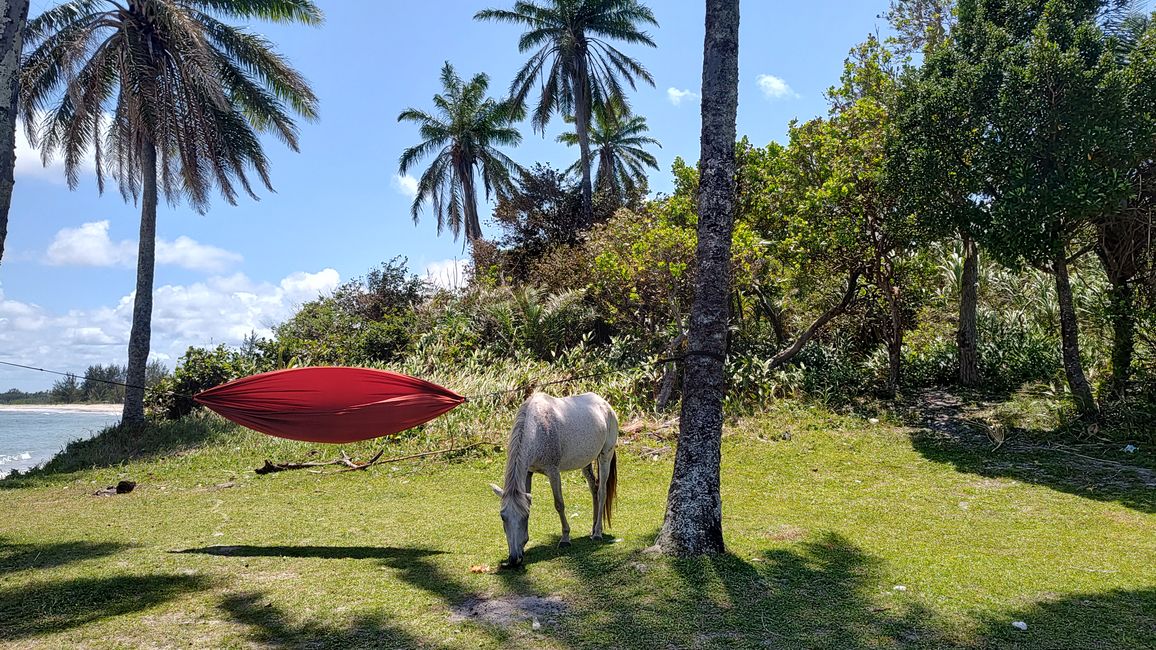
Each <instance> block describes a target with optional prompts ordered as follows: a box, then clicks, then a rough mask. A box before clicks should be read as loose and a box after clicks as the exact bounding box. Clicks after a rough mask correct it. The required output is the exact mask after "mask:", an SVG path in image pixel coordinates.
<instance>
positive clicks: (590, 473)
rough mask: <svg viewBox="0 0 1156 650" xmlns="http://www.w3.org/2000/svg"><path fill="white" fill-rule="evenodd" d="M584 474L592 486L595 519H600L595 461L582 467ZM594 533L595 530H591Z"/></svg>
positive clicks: (588, 483) (591, 493) (591, 496)
mask: <svg viewBox="0 0 1156 650" xmlns="http://www.w3.org/2000/svg"><path fill="white" fill-rule="evenodd" d="M582 476H585V477H586V485H588V486H589V487H590V498H591V499H592V500H593V501H594V506H593V510H591V512H593V513H594V521H598V479H597V478H595V477H594V463H590V464H589V465H587V466H586V467H583V468H582ZM590 534H591V535H593V534H594V531H593V530H592V531H590Z"/></svg>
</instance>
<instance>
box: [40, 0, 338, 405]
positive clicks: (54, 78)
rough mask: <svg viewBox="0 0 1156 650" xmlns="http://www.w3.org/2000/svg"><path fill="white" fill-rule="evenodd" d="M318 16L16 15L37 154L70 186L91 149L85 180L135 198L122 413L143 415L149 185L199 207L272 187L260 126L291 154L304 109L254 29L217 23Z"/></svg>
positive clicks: (254, 0)
mask: <svg viewBox="0 0 1156 650" xmlns="http://www.w3.org/2000/svg"><path fill="white" fill-rule="evenodd" d="M223 19H236V20H242V21H250V20H267V21H271V22H277V23H288V22H300V23H305V24H310V25H316V24H320V23H321V21H322V15H321V10H320V9H318V8H317V6H316V5H314V4H313V2H311V1H309V0H132V1H130V2H127V3H121V2H115V1H113V0H71V1H70V2H65V3H64V4H61V5H58V6H56V7H53V8H52V9H49V10H47V11H45V12H44V13H43V14H41V15H40V16H38V17H37V18H35V19H34V20H32V21H30V22H29V23H28V26H27V29H26V31H25V39H26V43H25V47H26V49H27V50H28V54H27V55H26V56H25V58H24V62H23V67H22V71H21V79H20V110H21V113H22V117H23V121H24V125H25V127H26V129H27V132H28V140H29V142H31V143H32V145H33V146H36V147H39V148H40V151H41V153H42V155H43V156H44V159H45V161H47V160H49V159H50V158H51V157H53V156H54V155H55V154H56V153H60V154H62V157H63V159H64V168H65V174H66V176H67V178H68V183H69V185H70V186H71V187H73V188H75V187H76V185H77V183H78V181H79V178H80V169H81V166H82V163H83V161H84V159H85V157H86V155H87V153H88V152H89V151H94V152H95V160H96V179H97V186H98V188H99V189H100V190H101V191H102V192H103V190H104V187H105V181H106V179H110V178H111V179H112V180H114V181H115V182H116V183H117V184H118V186H119V188H120V192H121V195H122V196H123V197H124V198H125V199H126V200H127V199H129V198H132V200H134V201H136V200H138V199H139V200H140V204H141V225H140V240H139V247H140V250H139V253H138V258H137V282H136V302H135V304H134V307H133V318H132V331H131V333H130V335H129V349H128V375H127V376H128V381H127V383H128V384H129V385H130V386H131V387H130V388H129V389H128V390H127V391H126V395H125V403H124V414H123V420H124V421H125V422H128V423H131V422H139V421H141V420H143V419H144V389H143V386H144V384H145V375H146V365H147V361H148V353H149V344H150V339H151V332H152V329H151V319H152V298H153V271H154V266H155V261H156V217H157V195H158V192H163V194H164V195H165V196H166V198H167V199H168V200H169V201H170V203H175V202H177V201H179V200H181V199H182V198H184V199H187V200H188V201H189V202H190V203H191V204H192V205H193V207H194V208H196V209H197V210H198V211H201V212H204V211H205V210H207V209H208V205H209V199H210V196H211V195H212V194H213V192H214V190H216V192H217V193H219V194H220V195H221V196H222V197H224V199H225V200H226V201H227V202H229V203H230V204H232V203H235V202H236V199H237V194H238V191H239V190H240V191H243V192H245V193H247V194H249V195H250V196H253V197H254V198H255V197H256V195H255V194H254V192H253V188H252V185H251V183H250V176H252V175H255V176H256V177H257V178H258V179H259V180H260V182H261V184H263V185H264V186H265V187H266V188H267V189H272V185H271V181H270V177H269V163H268V160H267V159H266V157H265V153H264V150H263V148H262V146H261V141H260V138H259V136H260V134H262V133H272V134H273V135H275V136H276V137H278V138H279V139H280V140H281V141H282V142H284V143H285V144H286V145H288V146H289V147H290V148H291V149H293V150H294V151H296V150H297V126H296V124H295V123H294V121H293V117H292V114H294V113H296V114H298V115H301V116H304V117H306V118H308V119H313V118H315V117H316V115H317V98H316V97H315V96H314V95H313V92H312V91H311V90H310V89H309V85H308V84H307V83H306V81H305V79H304V78H303V77H302V76H301V75H300V74H299V73H298V72H297V71H296V70H294V69H293V68H292V67H290V65H289V63H288V62H287V61H286V60H285V59H284V58H283V57H282V56H281V55H279V54H278V53H277V52H276V51H274V49H273V46H272V44H271V43H270V42H269V41H268V40H266V39H265V38H263V37H261V36H258V35H256V34H253V33H251V32H249V31H247V30H245V29H242V28H239V27H234V26H232V25H228V24H226V23H225V22H222V20H223Z"/></svg>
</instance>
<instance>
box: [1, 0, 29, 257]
mask: <svg viewBox="0 0 1156 650" xmlns="http://www.w3.org/2000/svg"><path fill="white" fill-rule="evenodd" d="M0 16H2V17H3V18H2V19H3V21H4V25H3V27H0V260H3V259H4V240H5V239H7V237H8V208H9V207H11V205H12V186H13V185H15V184H16V179H15V178H14V177H13V171H14V170H15V169H16V102H17V101H18V96H19V95H18V92H17V89H18V88H19V84H20V50H21V49H22V40H23V34H24V23H25V22H27V20H28V0H0Z"/></svg>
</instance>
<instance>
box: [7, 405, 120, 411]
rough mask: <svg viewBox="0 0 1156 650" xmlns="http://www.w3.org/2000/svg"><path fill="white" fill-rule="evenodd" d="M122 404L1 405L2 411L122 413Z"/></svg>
mask: <svg viewBox="0 0 1156 650" xmlns="http://www.w3.org/2000/svg"><path fill="white" fill-rule="evenodd" d="M122 408H123V407H122V406H121V405H120V404H0V412H2V411H62V412H69V413H120V412H121V409H122Z"/></svg>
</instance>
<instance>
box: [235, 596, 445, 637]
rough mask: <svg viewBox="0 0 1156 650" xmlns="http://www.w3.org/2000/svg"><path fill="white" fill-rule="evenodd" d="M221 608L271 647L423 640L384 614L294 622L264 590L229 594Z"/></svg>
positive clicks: (252, 635)
mask: <svg viewBox="0 0 1156 650" xmlns="http://www.w3.org/2000/svg"><path fill="white" fill-rule="evenodd" d="M220 608H221V610H222V611H224V612H225V613H226V614H228V615H229V617H231V618H232V619H233V620H235V621H237V622H238V623H242V624H244V625H246V626H248V627H249V628H250V633H249V638H250V639H252V640H253V641H255V642H257V643H260V644H261V645H262V646H263V647H269V648H302V647H307V648H418V647H424V646H426V645H428V644H426V643H422V642H421V641H420V640H419V639H416V638H414V637H413V636H412V635H410V634H409V633H408V632H406V631H404V630H402V629H400V628H398V627H397V626H395V625H393V624H391V623H390V622H389V621H388V620H386V619H385V617H383V616H380V615H366V616H362V617H359V618H357V619H355V620H354V621H353V622H352V623H351V624H349V625H348V626H344V627H341V626H331V625H327V624H322V623H317V622H315V621H306V622H303V623H295V622H290V620H289V617H287V616H286V615H285V613H284V612H283V611H281V610H280V609H278V608H277V607H276V606H275V605H273V604H272V603H269V602H265V601H263V600H262V597H261V595H260V594H257V593H252V592H250V593H242V594H236V595H232V596H229V597H227V598H225V599H224V601H222V602H221V604H220Z"/></svg>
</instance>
